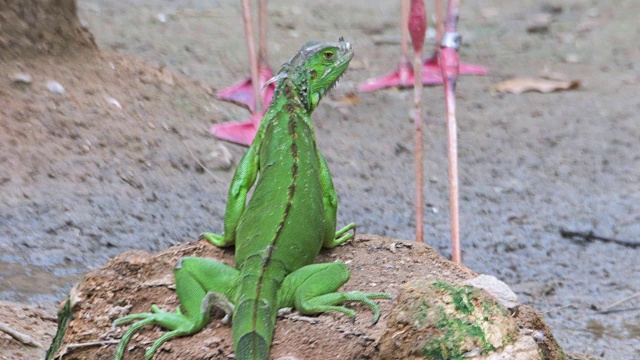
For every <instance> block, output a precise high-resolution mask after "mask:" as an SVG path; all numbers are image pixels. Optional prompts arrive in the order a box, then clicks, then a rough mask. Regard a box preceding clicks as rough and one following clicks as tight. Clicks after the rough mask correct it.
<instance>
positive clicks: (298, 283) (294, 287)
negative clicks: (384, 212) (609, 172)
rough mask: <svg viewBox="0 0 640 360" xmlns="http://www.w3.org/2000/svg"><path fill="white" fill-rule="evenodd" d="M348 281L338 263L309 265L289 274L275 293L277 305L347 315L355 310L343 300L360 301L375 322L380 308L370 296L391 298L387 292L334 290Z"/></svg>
mask: <svg viewBox="0 0 640 360" xmlns="http://www.w3.org/2000/svg"><path fill="white" fill-rule="evenodd" d="M348 280H349V270H348V269H347V266H346V265H345V264H343V263H341V262H334V263H322V264H312V265H307V266H304V267H301V268H300V269H298V270H296V271H294V272H292V273H291V274H289V275H288V276H287V277H286V278H285V279H284V281H283V283H282V288H280V292H279V293H278V299H279V300H280V303H279V308H286V307H293V308H295V309H296V310H298V311H299V312H300V313H302V314H319V313H323V312H329V311H337V312H341V313H344V314H347V315H349V316H351V317H353V316H355V315H356V312H355V311H354V310H352V309H349V308H347V307H345V306H338V305H341V304H343V303H345V302H360V303H363V304H365V305H367V306H369V308H370V309H371V311H372V312H373V320H372V322H371V325H373V324H375V323H376V322H378V319H379V318H380V309H379V308H378V305H377V304H376V303H375V302H373V300H372V299H391V294H387V293H381V292H371V293H364V292H360V291H349V292H337V290H338V289H339V288H340V287H341V286H342V285H344V284H345V283H346V282H347V281H348Z"/></svg>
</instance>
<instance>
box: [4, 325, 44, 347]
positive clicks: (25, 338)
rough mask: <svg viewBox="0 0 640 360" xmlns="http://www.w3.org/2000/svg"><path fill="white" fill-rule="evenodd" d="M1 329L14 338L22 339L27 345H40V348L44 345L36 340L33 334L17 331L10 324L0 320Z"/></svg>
mask: <svg viewBox="0 0 640 360" xmlns="http://www.w3.org/2000/svg"><path fill="white" fill-rule="evenodd" d="M0 331H2V332H3V333H6V334H7V335H9V336H11V337H12V338H14V339H16V340H18V341H20V342H21V343H23V344H25V345H29V346H34V347H39V348H41V347H42V345H41V344H40V343H39V342H37V341H35V340H34V339H33V338H32V337H31V336H29V335H26V334H23V333H21V332H19V331H16V330H14V329H12V328H11V327H10V326H9V325H8V324H5V323H3V322H0Z"/></svg>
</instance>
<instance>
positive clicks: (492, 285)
mask: <svg viewBox="0 0 640 360" xmlns="http://www.w3.org/2000/svg"><path fill="white" fill-rule="evenodd" d="M463 284H464V285H470V286H473V287H476V288H479V289H484V290H485V291H487V292H488V293H489V294H491V295H492V296H493V297H495V298H496V300H498V301H499V302H500V303H501V304H502V305H504V307H506V308H507V309H513V308H515V307H516V306H518V305H519V303H518V296H516V294H515V293H514V292H513V290H511V288H509V286H508V285H507V284H505V283H504V282H502V281H500V280H498V279H497V278H496V277H495V276H491V275H485V274H481V275H479V276H477V277H475V278H473V279H469V280H467V281H465V282H463Z"/></svg>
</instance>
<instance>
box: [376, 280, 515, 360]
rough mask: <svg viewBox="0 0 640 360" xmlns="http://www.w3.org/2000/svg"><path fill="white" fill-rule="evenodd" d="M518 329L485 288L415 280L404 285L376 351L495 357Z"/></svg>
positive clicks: (396, 355)
mask: <svg viewBox="0 0 640 360" xmlns="http://www.w3.org/2000/svg"><path fill="white" fill-rule="evenodd" d="M518 333H519V329H518V326H517V324H516V321H515V320H514V319H513V318H512V317H511V316H510V314H509V312H508V311H507V309H506V308H504V307H503V306H502V305H500V303H498V302H496V301H495V300H494V299H493V298H492V297H491V296H489V295H488V294H487V293H485V292H484V291H482V290H480V289H476V288H474V287H471V286H466V285H457V284H452V283H449V282H446V281H443V280H439V279H436V278H431V279H418V280H414V281H411V282H409V283H407V284H405V286H404V287H403V288H402V290H401V292H400V295H399V296H398V299H397V301H396V306H395V307H394V308H393V311H392V314H391V319H390V320H389V323H388V325H387V331H386V332H385V334H384V335H383V336H382V339H381V340H380V354H381V356H382V358H384V359H411V358H417V357H424V358H427V359H458V358H462V357H463V356H464V357H473V358H478V357H480V356H486V355H490V354H491V355H492V356H493V355H494V354H496V353H498V354H500V353H502V351H504V350H505V348H506V347H507V345H510V344H513V343H514V342H515V340H516V339H517V338H518ZM496 359H497V358H496Z"/></svg>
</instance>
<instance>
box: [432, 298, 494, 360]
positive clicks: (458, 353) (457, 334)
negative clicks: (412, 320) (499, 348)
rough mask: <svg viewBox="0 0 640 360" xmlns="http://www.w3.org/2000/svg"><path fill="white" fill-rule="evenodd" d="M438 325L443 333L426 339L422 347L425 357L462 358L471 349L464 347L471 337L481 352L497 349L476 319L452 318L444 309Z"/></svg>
mask: <svg viewBox="0 0 640 360" xmlns="http://www.w3.org/2000/svg"><path fill="white" fill-rule="evenodd" d="M436 326H437V328H438V330H439V331H440V333H441V334H442V335H441V336H439V337H431V338H429V339H428V340H427V341H426V343H425V344H424V346H423V348H422V355H423V356H424V357H425V359H442V360H445V359H446V360H448V359H453V360H462V359H464V358H463V355H464V353H466V352H467V351H469V350H471V349H465V348H464V345H465V344H467V343H468V340H469V339H471V340H472V341H473V343H474V344H475V346H477V347H479V348H480V353H481V354H487V353H489V352H490V351H493V350H495V349H494V347H493V346H492V345H491V344H489V343H488V342H487V340H486V338H485V335H484V331H482V328H481V327H480V326H479V325H478V324H477V323H476V322H475V321H469V320H468V319H465V318H458V317H451V318H450V317H447V314H446V313H445V312H444V310H440V313H439V315H438V322H437V324H436Z"/></svg>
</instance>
